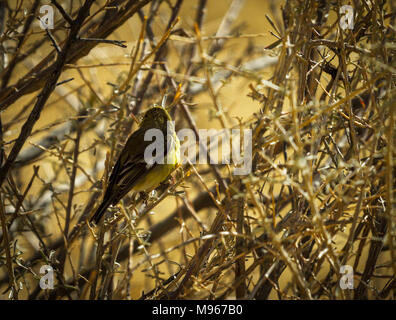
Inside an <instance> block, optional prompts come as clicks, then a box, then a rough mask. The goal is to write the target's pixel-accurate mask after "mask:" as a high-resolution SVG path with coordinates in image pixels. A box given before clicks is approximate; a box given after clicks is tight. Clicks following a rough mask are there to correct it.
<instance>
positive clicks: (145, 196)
mask: <svg viewBox="0 0 396 320" xmlns="http://www.w3.org/2000/svg"><path fill="white" fill-rule="evenodd" d="M139 198H140V200H142V201H143V203H144V205H145V206H147V202H148V200H149V198H150V197H149V194H148V193H147V192H144V191H140V192H139Z"/></svg>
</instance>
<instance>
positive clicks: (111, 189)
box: [105, 128, 168, 204]
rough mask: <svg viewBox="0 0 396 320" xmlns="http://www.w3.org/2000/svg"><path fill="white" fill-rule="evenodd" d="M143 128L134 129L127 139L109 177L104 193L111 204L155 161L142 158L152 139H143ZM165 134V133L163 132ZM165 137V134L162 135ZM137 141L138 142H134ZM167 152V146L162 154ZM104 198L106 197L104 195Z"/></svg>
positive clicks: (126, 191) (150, 167)
mask: <svg viewBox="0 0 396 320" xmlns="http://www.w3.org/2000/svg"><path fill="white" fill-rule="evenodd" d="M145 132H146V130H145V129H142V128H140V129H138V130H136V131H135V132H134V133H133V134H132V135H131V136H130V137H129V138H128V140H127V142H126V144H125V147H124V149H123V150H122V152H121V154H120V156H119V158H118V160H117V162H116V164H115V165H114V168H113V170H112V173H111V175H110V179H109V185H108V188H107V190H106V194H108V193H109V194H108V196H109V197H112V198H113V199H112V201H111V202H112V204H116V203H117V202H118V201H120V199H121V198H123V197H124V196H125V195H126V194H127V193H128V192H129V191H130V190H131V189H132V188H133V186H134V185H135V184H136V182H137V181H138V180H139V179H140V178H141V177H142V176H143V175H145V174H147V173H148V172H149V171H151V170H152V169H153V168H154V167H155V166H157V165H158V164H157V163H147V162H146V161H145V159H144V152H145V150H146V148H147V147H148V146H149V145H150V144H152V143H153V142H152V141H144V135H145ZM164 135H165V134H164ZM164 138H165V139H166V136H164ZM136 141H139V143H136ZM167 152H168V147H166V148H165V150H164V156H165V155H166V154H167ZM105 198H106V197H105Z"/></svg>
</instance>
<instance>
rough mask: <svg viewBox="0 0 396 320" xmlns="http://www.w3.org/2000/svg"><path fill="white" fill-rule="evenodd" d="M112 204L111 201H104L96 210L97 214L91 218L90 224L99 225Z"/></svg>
mask: <svg viewBox="0 0 396 320" xmlns="http://www.w3.org/2000/svg"><path fill="white" fill-rule="evenodd" d="M110 204H111V202H110V201H109V200H107V201H103V202H102V203H101V204H100V206H99V207H98V208H97V209H96V211H95V214H94V215H93V216H92V217H91V219H90V220H89V222H94V223H95V224H96V225H97V224H98V223H99V221H100V219H101V218H102V216H103V214H104V213H105V212H106V209H107V208H108V207H109V205H110Z"/></svg>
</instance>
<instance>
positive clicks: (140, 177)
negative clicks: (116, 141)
mask: <svg viewBox="0 0 396 320" xmlns="http://www.w3.org/2000/svg"><path fill="white" fill-rule="evenodd" d="M150 129H157V130H153V131H151V133H153V132H154V133H159V132H161V133H162V136H163V153H162V154H163V157H162V158H161V159H160V158H159V157H161V153H160V152H159V156H158V155H157V157H155V156H154V157H152V158H151V159H150V158H149V159H148V157H147V154H146V155H145V150H146V148H147V147H150V145H151V146H152V144H153V143H156V142H157V141H156V140H155V139H154V138H152V137H151V138H150V137H146V140H149V139H153V140H151V141H145V135H146V133H149V132H147V131H148V130H150ZM158 130H159V131H158ZM159 141H161V140H159ZM157 143H158V142H157ZM148 153H149V152H148ZM179 163H180V141H179V139H178V137H177V135H176V132H175V128H174V125H173V122H172V118H171V117H170V115H169V113H168V112H167V111H166V110H165V108H162V107H159V106H155V107H152V108H150V109H149V110H148V111H146V113H145V114H144V116H143V120H142V121H141V123H140V125H139V129H137V130H136V131H135V132H133V133H132V134H131V135H130V137H129V138H128V140H127V142H126V144H125V146H124V148H123V150H122V151H121V154H120V156H119V157H118V160H117V162H116V164H115V165H114V167H113V170H112V172H111V174H110V178H109V182H108V185H107V188H106V191H105V194H104V197H103V200H102V203H101V204H100V206H99V207H98V208H97V209H96V211H95V214H94V215H93V216H92V218H91V220H90V221H91V222H92V221H93V222H95V224H98V222H99V221H100V219H101V218H102V216H103V214H104V213H105V212H106V209H107V208H108V207H109V206H110V205H116V204H117V203H118V202H119V201H120V200H121V199H122V198H123V197H124V196H125V195H126V194H127V193H128V192H129V191H131V190H133V191H135V192H140V191H150V190H152V189H154V188H155V187H157V186H158V185H159V184H160V183H161V182H162V181H164V180H165V179H166V178H167V177H168V176H169V174H170V173H171V172H172V171H173V170H174V169H175V167H176V166H177V165H178V164H179Z"/></svg>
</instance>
